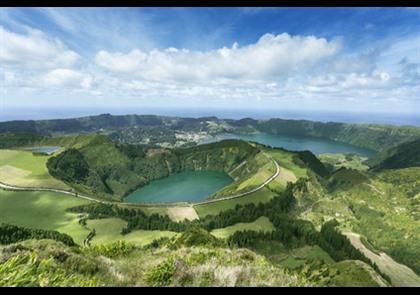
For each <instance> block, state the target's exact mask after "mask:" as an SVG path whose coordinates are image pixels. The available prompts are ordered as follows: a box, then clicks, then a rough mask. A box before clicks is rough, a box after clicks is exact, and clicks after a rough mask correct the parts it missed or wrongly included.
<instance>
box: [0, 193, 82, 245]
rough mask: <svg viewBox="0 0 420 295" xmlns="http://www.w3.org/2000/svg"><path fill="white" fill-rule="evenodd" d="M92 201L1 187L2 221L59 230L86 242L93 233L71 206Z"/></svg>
mask: <svg viewBox="0 0 420 295" xmlns="http://www.w3.org/2000/svg"><path fill="white" fill-rule="evenodd" d="M87 203H88V201H85V200H82V199H77V198H75V197H72V196H67V195H64V194H59V193H52V192H11V191H3V190H0V222H5V223H10V224H14V225H20V226H25V227H30V228H38V229H48V230H56V231H59V232H61V233H66V234H69V235H70V236H72V237H73V239H74V240H75V242H76V243H79V244H80V243H82V241H83V239H84V238H86V236H87V235H88V233H89V230H87V229H85V228H83V227H82V226H81V225H80V224H79V223H78V216H77V214H74V213H69V212H66V211H65V210H66V209H67V208H71V207H74V206H78V205H83V204H87Z"/></svg>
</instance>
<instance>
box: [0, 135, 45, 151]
mask: <svg viewBox="0 0 420 295" xmlns="http://www.w3.org/2000/svg"><path fill="white" fill-rule="evenodd" d="M43 138H44V137H43V136H41V135H38V134H35V133H11V132H5V133H0V148H1V149H5V148H10V147H19V146H29V145H33V144H35V143H37V142H39V141H41V140H42V139H43Z"/></svg>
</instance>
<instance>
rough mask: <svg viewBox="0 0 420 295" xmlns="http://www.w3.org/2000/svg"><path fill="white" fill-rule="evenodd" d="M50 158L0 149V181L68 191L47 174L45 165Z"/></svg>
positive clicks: (20, 151)
mask: <svg viewBox="0 0 420 295" xmlns="http://www.w3.org/2000/svg"><path fill="white" fill-rule="evenodd" d="M51 157H52V156H46V155H45V156H44V155H34V154H32V152H29V151H22V150H2V149H0V181H1V182H3V183H6V184H10V185H16V186H27V187H49V188H59V189H68V188H69V187H68V186H67V185H66V184H65V183H63V182H62V181H60V180H58V179H55V178H54V177H52V176H51V175H50V174H49V173H48V169H47V166H46V163H47V161H48V159H49V158H51Z"/></svg>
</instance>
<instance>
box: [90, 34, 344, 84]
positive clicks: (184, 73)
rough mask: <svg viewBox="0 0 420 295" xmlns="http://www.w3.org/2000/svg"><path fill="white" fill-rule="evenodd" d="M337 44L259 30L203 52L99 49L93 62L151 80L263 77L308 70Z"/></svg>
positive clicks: (173, 49)
mask: <svg viewBox="0 0 420 295" xmlns="http://www.w3.org/2000/svg"><path fill="white" fill-rule="evenodd" d="M339 48H340V42H338V41H337V40H333V41H327V40H326V39H324V38H317V37H314V36H290V35H289V34H287V33H283V34H280V35H272V34H265V35H263V36H262V37H261V38H260V39H259V40H258V41H257V42H256V43H254V44H250V45H246V46H242V47H240V46H238V44H237V43H234V44H233V46H232V47H231V48H227V47H223V48H220V49H216V50H210V51H205V52H202V51H187V50H178V49H176V48H172V47H171V48H168V49H166V50H162V51H161V50H152V51H150V52H148V53H146V52H142V51H141V50H139V49H133V50H132V51H131V52H129V53H127V54H124V53H121V52H117V53H110V52H107V51H105V50H102V51H100V52H98V54H97V55H96V57H95V62H96V63H97V64H98V65H99V66H101V67H104V68H106V69H108V70H110V71H113V72H117V73H118V72H119V73H132V74H136V75H137V76H139V77H142V78H145V79H153V80H162V79H163V80H173V81H179V82H182V81H197V80H201V81H205V80H207V81H209V80H212V79H229V80H230V79H267V78H275V77H280V76H287V75H291V74H293V73H295V72H296V71H299V70H305V69H308V68H311V67H312V66H314V65H316V64H317V63H319V62H320V61H321V60H322V59H323V58H325V57H328V56H332V55H334V54H335V53H336V52H337V51H338V50H339Z"/></svg>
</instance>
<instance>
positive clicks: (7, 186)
mask: <svg viewBox="0 0 420 295" xmlns="http://www.w3.org/2000/svg"><path fill="white" fill-rule="evenodd" d="M0 188H3V189H5V190H12V191H31V192H39V191H41V192H54V193H61V194H66V195H71V196H74V197H77V198H81V199H85V200H88V201H92V202H97V203H102V204H111V202H107V201H103V200H98V199H94V198H91V197H87V196H84V195H81V194H79V193H75V192H71V191H66V190H62V189H55V188H44V187H22V186H14V185H10V184H5V183H3V182H0Z"/></svg>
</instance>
